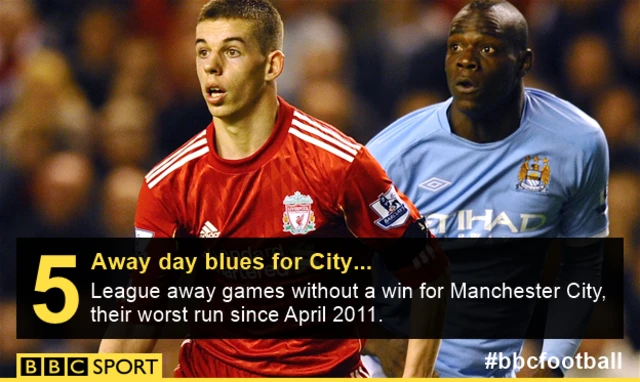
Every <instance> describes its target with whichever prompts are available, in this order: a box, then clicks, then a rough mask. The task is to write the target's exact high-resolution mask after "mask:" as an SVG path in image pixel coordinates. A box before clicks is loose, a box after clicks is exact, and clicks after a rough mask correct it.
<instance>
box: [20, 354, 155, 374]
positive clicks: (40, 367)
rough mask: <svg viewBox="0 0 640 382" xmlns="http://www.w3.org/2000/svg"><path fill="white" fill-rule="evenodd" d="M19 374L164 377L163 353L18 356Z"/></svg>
mask: <svg viewBox="0 0 640 382" xmlns="http://www.w3.org/2000/svg"><path fill="white" fill-rule="evenodd" d="M16 362H17V367H18V374H17V375H18V377H19V378H20V377H91V379H92V380H93V378H100V377H112V378H113V377H117V378H127V377H128V378H134V379H136V380H138V379H144V378H162V354H87V353H76V354H64V353H47V354H44V353H30V354H18V355H17V360H16Z"/></svg>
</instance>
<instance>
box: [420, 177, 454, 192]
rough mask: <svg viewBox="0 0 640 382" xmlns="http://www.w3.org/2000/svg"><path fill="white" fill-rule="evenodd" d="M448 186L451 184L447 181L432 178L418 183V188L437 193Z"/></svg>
mask: <svg viewBox="0 0 640 382" xmlns="http://www.w3.org/2000/svg"><path fill="white" fill-rule="evenodd" d="M450 185H451V182H449V181H448V180H443V179H440V178H436V177H433V178H431V179H428V180H426V181H424V182H422V183H420V184H419V185H418V187H420V188H424V189H425V190H427V191H431V192H438V191H440V190H442V189H443V188H446V187H449V186H450Z"/></svg>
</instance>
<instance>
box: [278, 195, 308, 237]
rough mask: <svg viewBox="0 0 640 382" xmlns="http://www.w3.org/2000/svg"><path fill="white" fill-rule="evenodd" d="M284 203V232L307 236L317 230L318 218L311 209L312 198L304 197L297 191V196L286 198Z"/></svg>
mask: <svg viewBox="0 0 640 382" xmlns="http://www.w3.org/2000/svg"><path fill="white" fill-rule="evenodd" d="M282 203H283V204H284V214H283V215H282V223H283V228H284V232H291V233H292V234H294V235H305V234H307V233H308V232H310V231H315V230H316V217H315V215H314V214H313V210H312V209H311V205H312V204H313V199H311V196H309V195H302V194H301V193H300V191H296V192H295V194H293V195H288V196H287V197H286V198H284V201H283V202H282Z"/></svg>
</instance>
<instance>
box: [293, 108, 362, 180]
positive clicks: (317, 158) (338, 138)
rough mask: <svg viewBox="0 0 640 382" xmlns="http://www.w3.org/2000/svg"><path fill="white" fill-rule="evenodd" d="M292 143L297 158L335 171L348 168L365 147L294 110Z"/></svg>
mask: <svg viewBox="0 0 640 382" xmlns="http://www.w3.org/2000/svg"><path fill="white" fill-rule="evenodd" d="M289 134H290V135H291V142H293V144H294V145H295V146H298V148H296V150H295V152H296V155H298V156H300V157H303V159H304V160H305V161H311V162H319V163H321V164H325V165H328V164H329V163H331V164H332V167H338V168H340V167H349V165H350V164H351V163H353V161H354V160H356V158H357V157H358V156H359V155H360V153H361V152H362V150H363V148H364V147H363V145H362V144H360V143H359V142H357V141H356V140H355V139H353V138H352V137H351V136H349V135H347V134H345V133H344V132H342V131H341V130H340V129H338V128H337V127H335V126H333V125H331V124H329V123H327V122H324V121H322V120H320V119H318V118H315V117H313V116H311V115H309V114H307V113H305V112H304V111H302V110H300V109H298V108H296V107H293V113H292V119H291V127H290V128H289Z"/></svg>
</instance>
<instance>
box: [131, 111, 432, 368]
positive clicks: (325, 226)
mask: <svg viewBox="0 0 640 382" xmlns="http://www.w3.org/2000/svg"><path fill="white" fill-rule="evenodd" d="M279 101H280V106H279V112H278V119H277V122H276V126H275V128H274V130H273V133H272V134H271V136H270V137H269V139H268V140H267V142H266V143H265V144H264V145H263V146H262V147H261V148H260V149H259V150H258V151H257V152H256V153H255V154H253V155H251V156H250V157H248V158H245V159H241V160H226V159H223V158H221V157H220V156H219V155H218V154H217V153H216V151H215V143H214V129H215V126H214V125H213V123H212V124H211V125H209V126H208V127H207V128H206V129H205V130H204V131H202V132H200V133H199V134H197V135H196V136H195V137H194V138H192V139H191V140H190V141H188V142H187V143H186V144H184V145H183V146H182V147H180V148H179V149H178V150H176V151H175V152H174V153H173V154H171V155H170V156H168V157H167V158H166V159H164V160H163V161H161V162H160V163H159V164H158V165H157V166H156V167H154V168H153V169H152V170H151V171H150V172H149V174H147V176H146V177H145V182H144V185H143V186H142V189H141V192H140V197H139V200H138V208H137V213H136V219H135V227H136V235H137V236H138V237H173V236H175V234H176V232H177V231H178V230H180V232H187V233H188V234H190V235H191V236H194V237H238V238H247V237H249V238H256V237H269V238H285V237H292V236H293V235H307V236H309V237H312V236H314V237H348V236H356V237H359V238H400V237H402V235H403V233H404V232H405V229H406V228H407V227H408V226H409V225H410V224H411V223H413V222H415V220H417V219H418V218H419V217H420V215H419V213H418V211H417V210H416V208H415V207H414V206H413V204H412V203H411V202H410V201H409V200H408V199H407V198H406V197H405V196H404V195H403V194H402V193H401V192H399V191H398V190H396V188H395V186H394V185H393V184H392V182H391V180H390V179H389V178H388V177H387V175H386V173H385V172H384V170H383V169H382V168H381V167H380V165H379V164H378V163H377V162H376V161H375V159H373V157H372V156H371V154H370V153H369V152H368V151H367V149H366V148H365V147H363V146H362V145H360V144H358V143H356V142H355V141H354V140H353V139H352V138H350V137H348V136H346V135H345V134H343V133H342V132H340V131H339V130H337V129H336V128H334V127H332V126H330V125H328V124H326V123H324V122H322V121H319V120H317V119H315V118H313V117H310V116H309V115H306V114H305V113H303V112H301V111H300V110H298V109H296V108H295V107H293V106H291V105H289V104H287V103H286V102H285V101H284V100H282V99H279ZM432 264H434V265H432V268H430V269H428V270H427V271H428V272H429V273H432V274H433V275H434V277H435V276H437V275H438V274H440V272H441V270H442V268H443V262H433V263H432ZM423 271H425V269H424V268H423ZM212 275H215V276H214V277H220V273H218V272H212ZM248 325H250V324H248ZM194 341H195V342H196V343H197V344H198V345H199V347H200V348H202V349H204V350H205V351H206V352H208V353H209V354H210V355H211V356H213V357H215V358H216V359H219V360H221V361H223V362H225V363H227V364H229V365H232V366H233V367H236V368H238V369H241V370H247V371H250V372H254V373H258V374H261V375H265V376H323V375H335V373H339V374H341V375H342V376H346V375H347V374H348V373H349V372H352V371H353V370H355V369H356V367H357V366H358V363H359V360H360V350H361V348H362V345H363V344H362V343H361V341H359V340H349V339H347V340H317V339H315V340H238V339H231V340H229V339H226V340H224V339H223V340H218V339H216V340H194Z"/></svg>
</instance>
